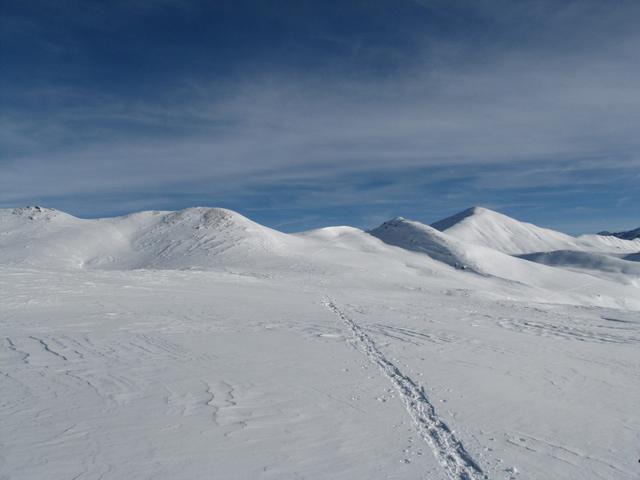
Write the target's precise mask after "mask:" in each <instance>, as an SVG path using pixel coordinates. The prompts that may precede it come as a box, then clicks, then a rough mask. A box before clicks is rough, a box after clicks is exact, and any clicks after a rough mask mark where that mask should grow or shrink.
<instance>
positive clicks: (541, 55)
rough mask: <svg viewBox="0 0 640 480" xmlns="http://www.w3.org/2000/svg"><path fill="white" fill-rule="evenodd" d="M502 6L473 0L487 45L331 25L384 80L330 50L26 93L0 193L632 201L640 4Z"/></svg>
mask: <svg viewBox="0 0 640 480" xmlns="http://www.w3.org/2000/svg"><path fill="white" fill-rule="evenodd" d="M434 5H435V6H434ZM495 5H497V4H493V6H492V7H491V8H485V9H484V10H482V9H478V8H472V7H471V6H470V5H466V8H467V9H468V11H467V15H470V16H472V17H473V16H477V17H479V18H480V19H481V20H482V21H485V20H486V19H487V18H491V24H492V25H498V26H500V27H501V28H500V30H499V32H500V35H497V34H496V35H493V34H491V33H490V32H489V33H486V35H487V36H488V37H489V38H488V39H487V40H486V41H484V43H483V42H479V43H477V44H475V43H473V42H472V41H474V40H477V39H478V38H480V37H481V34H482V33H483V32H488V30H486V28H480V29H478V28H475V27H474V29H472V32H471V33H470V34H468V35H466V34H465V35H462V34H460V35H458V36H454V37H453V38H449V37H448V36H447V35H444V34H440V33H438V34H437V35H432V34H430V33H429V32H427V33H426V34H425V33H423V32H420V31H416V30H414V31H412V32H411V42H409V43H410V44H411V45H412V47H411V48H408V47H407V46H406V42H405V43H402V42H400V44H399V45H398V44H390V45H389V48H388V49H387V50H384V49H383V51H382V52H381V51H380V49H379V47H378V46H377V45H376V44H375V43H374V44H373V45H372V46H371V47H370V48H369V47H367V43H366V41H364V40H362V39H363V38H365V37H362V36H360V37H359V38H355V39H354V38H352V37H349V36H348V35H346V36H340V35H336V34H335V32H330V33H327V35H326V36H325V40H326V38H328V39H329V40H330V41H332V42H337V43H342V44H345V45H348V46H349V51H350V52H351V54H350V55H355V56H365V57H367V58H372V57H376V55H380V56H382V57H392V58H395V59H397V58H401V60H400V64H401V65H402V67H401V68H398V69H395V68H391V69H387V70H385V72H384V73H383V74H375V73H374V74H372V72H371V71H370V70H366V69H365V70H363V71H362V72H361V73H360V74H358V73H356V74H354V72H352V71H346V70H344V69H343V68H342V66H343V64H344V63H349V62H350V61H351V59H350V58H344V57H340V58H339V59H338V60H337V62H336V65H337V66H336V68H329V67H323V69H322V70H321V71H317V70H314V69H310V70H309V71H304V69H301V68H298V69H293V70H292V69H291V65H280V64H278V63H277V62H276V63H274V64H273V65H270V66H269V65H267V66H265V65H264V64H260V66H259V68H258V69H257V70H254V69H247V70H246V71H244V73H241V74H239V75H237V76H236V75H232V76H230V77H224V76H222V77H221V76H219V75H209V76H208V75H204V76H203V75H189V74H185V75H181V76H179V77H177V78H171V79H170V81H167V83H165V85H166V87H167V89H166V91H164V92H163V94H162V96H158V95H155V94H154V95H151V96H150V97H146V96H144V95H142V96H140V97H132V96H130V95H127V94H125V93H123V92H115V93H114V92H107V93H105V92H96V91H95V90H94V89H92V88H91V85H83V86H81V87H79V86H59V85H52V86H50V87H47V88H44V89H43V87H41V86H39V87H38V88H33V89H32V90H31V91H29V92H27V93H28V94H29V95H30V98H31V103H32V105H33V104H40V105H42V106H43V107H42V108H40V109H38V108H36V107H33V106H32V107H31V108H22V109H21V108H18V107H16V108H13V109H10V111H9V112H8V113H7V115H5V117H4V119H3V126H4V127H5V128H3V134H2V135H3V136H2V140H3V143H4V145H6V147H7V148H6V151H7V152H8V153H7V154H5V156H4V159H3V160H2V162H3V163H2V165H3V167H2V175H1V176H0V192H1V193H0V203H2V204H4V205H15V204H19V203H24V202H28V201H30V200H31V199H34V198H46V199H50V200H53V201H54V202H59V203H61V204H64V205H72V204H73V203H74V202H77V199H85V200H84V201H86V202H87V203H91V202H92V201H94V202H96V201H97V199H99V198H101V199H103V200H101V202H102V204H103V205H104V207H100V208H109V209H111V210H112V211H123V210H126V209H128V208H131V205H132V202H133V203H134V204H136V205H138V204H145V205H147V204H149V205H151V204H172V202H175V199H176V197H180V198H185V199H193V198H194V197H195V198H201V199H205V200H206V199H208V201H214V200H215V201H219V202H221V203H225V199H232V200H233V202H235V204H237V205H242V206H243V207H244V208H247V209H251V208H254V207H255V204H254V203H253V202H255V198H256V197H261V198H264V197H265V196H268V197H269V198H270V199H271V200H270V201H269V202H267V204H268V205H269V206H270V208H283V207H284V208H287V209H306V210H307V211H308V210H309V209H310V208H312V205H324V206H325V207H326V208H337V207H339V206H341V205H342V206H344V205H346V204H349V203H358V202H360V203H362V204H366V205H368V206H369V209H368V210H366V211H364V210H363V211H361V212H359V213H358V215H359V216H360V217H359V218H368V217H375V216H376V215H377V213H376V212H377V211H381V210H384V211H385V212H388V211H392V210H394V209H395V208H400V207H407V206H408V205H412V204H413V205H416V208H418V206H419V207H420V208H422V207H423V206H424V205H426V204H431V205H433V204H434V203H437V204H439V205H440V207H438V209H439V210H438V211H442V210H444V209H445V205H444V202H445V199H446V200H448V201H449V202H451V195H452V194H453V193H455V192H454V190H455V189H461V188H462V189H465V193H464V194H460V195H456V197H457V200H456V202H455V204H460V205H461V206H462V207H463V206H466V205H464V204H463V203H464V202H467V201H473V200H474V199H477V200H483V199H484V200H485V201H486V200H488V197H489V196H490V195H488V194H487V192H494V193H493V194H492V195H494V197H493V199H494V200H493V201H494V202H495V203H505V202H504V197H505V196H508V194H510V195H512V196H513V195H515V194H514V193H513V190H520V192H519V193H518V194H517V195H520V196H522V195H524V194H525V192H524V190H527V189H529V190H531V189H537V190H538V191H545V190H549V189H556V190H562V189H564V190H565V191H566V190H567V189H568V188H571V189H572V191H575V190H576V188H577V186H579V187H580V188H579V190H581V191H582V192H584V191H586V190H587V189H588V188H592V187H593V186H606V185H609V186H610V185H611V182H617V184H618V188H619V189H621V190H623V192H622V193H623V194H624V196H626V197H629V196H631V197H634V196H635V197H636V198H637V192H636V193H635V194H634V192H633V191H632V190H633V186H632V185H631V184H630V183H629V182H628V178H629V177H630V176H631V175H632V174H633V172H637V170H638V167H640V137H638V135H637V132H636V126H637V125H638V124H639V123H640V108H639V107H640V82H638V80H640V66H639V65H640V63H638V62H637V53H636V50H637V49H635V48H634V46H635V45H636V44H637V41H638V40H640V39H639V38H638V36H639V35H638V34H637V33H636V31H635V28H634V29H632V28H631V25H632V24H633V22H632V20H633V19H634V18H635V19H637V18H638V17H637V15H636V13H637V12H636V10H637V9H635V8H633V9H631V10H627V11H626V12H627V15H624V13H625V11H624V10H622V9H620V8H618V9H613V10H612V12H610V13H606V14H605V13H603V12H602V11H601V9H599V8H597V7H596V6H594V5H595V4H589V5H588V6H583V7H581V8H578V7H576V6H575V5H574V6H573V7H571V8H570V7H566V8H560V9H558V10H557V11H553V12H552V11H551V10H549V8H550V7H549V5H550V4H548V5H546V6H545V7H544V8H543V7H541V6H536V4H534V3H531V4H529V3H528V4H526V5H527V8H523V9H521V10H517V11H516V13H517V15H515V14H514V9H513V8H508V7H506V6H505V7H504V8H505V12H502V13H500V12H498V7H496V6H495ZM585 5H587V4H585ZM427 7H428V10H429V11H430V12H436V13H438V14H442V12H443V11H445V10H446V8H445V7H444V6H442V4H438V3H436V4H431V3H430V4H428V5H427ZM443 9H444V10H443ZM454 11H455V10H454ZM469 12H471V13H469ZM629 12H631V14H629ZM514 15H515V17H514ZM527 15H529V16H531V17H532V18H533V20H532V21H530V22H529V23H527V20H526V18H524V17H526V16H527ZM541 20H545V21H546V22H548V25H547V26H546V27H545V28H544V29H543V30H542V31H540V32H532V30H533V29H532V25H536V24H537V23H538V22H539V21H541ZM486 21H488V20H486ZM478 23H480V24H482V22H480V21H478ZM594 26H595V27H597V28H595V27H594ZM485 27H486V25H485ZM586 27H592V28H591V30H592V32H591V33H590V32H588V31H585V30H584V28H586ZM523 29H524V30H525V31H524V33H522V32H521V30H523ZM567 29H568V30H567ZM545 33H546V34H547V36H548V37H549V38H544V35H545ZM564 38H566V42H564V43H563V42H561V40H562V39H564ZM558 42H559V43H558ZM397 52H400V53H397ZM407 52H412V53H414V55H413V57H414V58H412V60H411V61H407V60H405V57H406V55H407ZM398 55H400V56H398ZM386 64H387V65H389V63H388V62H387V63H386ZM391 64H393V62H391ZM23 93H24V92H23ZM363 179H365V180H366V181H363ZM380 180H386V182H382V183H381V184H380ZM367 182H368V183H367ZM363 185H364V186H363ZM510 191H511V193H509V192H510ZM517 195H516V196H517ZM140 196H142V197H146V199H147V200H144V201H143V199H141V198H139V197H140ZM135 198H138V200H134V199H135ZM278 198H279V199H280V200H278ZM72 199H73V200H72ZM92 199H93V200H92ZM105 199H109V200H108V201H107V200H105ZM150 199H153V201H149V200H150ZM474 203H475V202H474ZM506 203H512V204H516V203H522V202H521V200H516V199H515V198H512V201H511V202H506ZM263 204H264V202H263ZM107 205H110V207H107ZM76 208H77V207H76ZM88 209H89V208H87V210H88ZM312 217H313V216H307V218H312ZM313 218H315V217H313ZM433 220H435V218H433Z"/></svg>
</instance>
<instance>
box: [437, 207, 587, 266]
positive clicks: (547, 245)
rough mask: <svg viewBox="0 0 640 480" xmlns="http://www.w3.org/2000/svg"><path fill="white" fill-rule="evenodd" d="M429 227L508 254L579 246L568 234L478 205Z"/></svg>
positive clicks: (567, 248) (568, 248)
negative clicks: (521, 220)
mask: <svg viewBox="0 0 640 480" xmlns="http://www.w3.org/2000/svg"><path fill="white" fill-rule="evenodd" d="M432 226H433V227H434V228H435V229H437V230H440V231H443V232H446V233H447V234H448V235H451V236H452V237H455V238H457V239H459V240H463V241H465V242H469V243H474V244H476V245H483V246H485V247H489V248H493V249H495V250H499V251H501V252H504V253H508V254H512V255H513V254H523V253H532V252H541V251H549V250H570V249H574V248H576V249H577V248H579V247H578V244H577V241H576V239H575V238H573V237H571V236H569V235H566V234H564V233H560V232H556V231H554V230H549V229H547V228H541V227H538V226H536V225H533V224H531V223H525V222H520V221H518V220H515V219H513V218H511V217H508V216H506V215H503V214H501V213H498V212H494V211H493V210H489V209H487V208H482V207H473V208H470V209H468V210H465V211H463V212H460V213H458V214H456V215H453V216H451V217H449V218H445V219H444V220H440V221H439V222H436V223H434V224H433V225H432Z"/></svg>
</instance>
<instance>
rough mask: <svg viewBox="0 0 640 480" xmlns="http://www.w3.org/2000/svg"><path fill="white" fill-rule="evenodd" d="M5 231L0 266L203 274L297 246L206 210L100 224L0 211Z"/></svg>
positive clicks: (236, 217)
mask: <svg viewBox="0 0 640 480" xmlns="http://www.w3.org/2000/svg"><path fill="white" fill-rule="evenodd" d="M0 230H1V235H0V263H2V264H6V265H32V266H40V267H49V268H52V267H67V268H76V267H90V268H102V269H124V270H127V269H140V268H147V269H148V268H160V269H189V268H201V269H206V268H210V267H212V266H216V265H218V266H219V265H222V264H229V263H234V262H248V261H251V260H252V259H253V260H259V259H264V258H265V257H269V256H278V255H279V254H283V253H284V252H287V251H289V250H290V249H292V248H295V246H296V245H297V244H299V243H300V240H299V239H297V238H295V237H292V236H290V235H286V234H284V233H281V232H278V231H276V230H272V229H270V228H267V227H264V226H262V225H259V224H257V223H255V222H252V221H251V220H249V219H247V218H245V217H243V216H242V215H240V214H238V213H236V212H233V211H231V210H226V209H221V208H201V207H196V208H188V209H185V210H181V211H178V212H160V211H148V212H140V213H135V214H131V215H126V216H123V217H116V218H106V219H95V220H93V219H92V220H86V219H79V218H76V217H73V216H71V215H68V214H66V213H63V212H60V211H57V210H52V209H44V208H41V207H28V208H19V209H13V210H0Z"/></svg>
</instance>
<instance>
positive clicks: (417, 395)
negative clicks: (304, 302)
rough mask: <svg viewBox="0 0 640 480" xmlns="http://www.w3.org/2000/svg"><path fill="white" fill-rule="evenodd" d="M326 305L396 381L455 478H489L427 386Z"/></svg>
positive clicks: (360, 347)
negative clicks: (444, 417) (438, 410)
mask: <svg viewBox="0 0 640 480" xmlns="http://www.w3.org/2000/svg"><path fill="white" fill-rule="evenodd" d="M324 305H325V306H326V307H327V308H328V309H329V310H331V311H332V312H333V313H334V314H335V315H337V316H338V317H339V318H340V319H341V320H342V322H343V323H344V324H345V325H346V326H347V327H348V328H349V330H350V331H351V335H352V339H351V342H352V343H353V344H354V345H355V346H356V348H357V349H358V350H360V351H361V352H363V353H364V354H365V355H366V356H367V357H368V358H369V360H370V361H371V362H372V363H374V364H376V365H377V366H378V367H379V368H380V370H381V371H382V373H383V374H384V375H385V376H386V377H387V378H388V379H389V380H390V381H391V382H392V383H393V385H394V387H395V389H396V390H397V392H398V394H399V396H400V398H401V399H402V402H403V403H404V405H405V408H406V409H407V411H408V412H409V415H410V416H411V419H412V421H413V424H414V425H415V427H416V429H417V430H418V432H419V434H420V436H422V438H423V439H424V440H425V442H426V443H427V444H428V445H429V446H430V447H431V449H432V450H433V453H434V455H435V457H436V459H437V460H438V462H439V463H440V464H441V465H442V467H443V468H444V469H445V471H446V472H447V474H448V475H449V477H450V478H452V479H454V480H479V479H486V478H488V476H487V475H485V474H484V472H483V471H482V468H481V467H480V465H479V464H478V463H477V462H476V461H475V460H474V459H473V458H472V457H471V455H470V454H469V453H468V452H467V451H466V449H465V448H464V446H463V445H462V442H461V441H460V440H458V439H457V438H456V436H455V435H454V432H452V431H451V429H450V428H449V427H448V426H447V425H446V424H445V423H444V422H443V421H442V420H441V419H440V418H439V417H438V415H437V413H436V411H435V408H434V407H433V405H432V404H431V402H430V401H429V399H428V397H427V395H426V393H425V391H424V389H423V387H421V386H419V385H418V384H417V383H416V382H414V381H413V380H412V379H411V378H410V377H408V376H407V375H405V374H404V373H402V371H401V370H400V369H399V368H398V367H396V366H395V365H394V364H393V362H391V361H390V360H389V359H388V358H387V357H386V356H385V355H384V354H383V353H382V352H381V351H380V349H379V348H378V346H377V345H376V343H375V342H374V341H373V339H372V338H371V337H369V335H367V334H366V333H365V331H364V330H363V329H362V328H361V327H360V326H359V325H358V324H357V323H356V322H355V321H354V320H353V319H351V318H350V317H349V316H348V315H346V314H345V313H344V312H343V311H342V310H340V308H339V307H338V306H337V305H336V304H335V303H334V302H333V301H332V300H331V299H329V298H327V299H325V301H324Z"/></svg>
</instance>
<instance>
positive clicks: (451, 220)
mask: <svg viewBox="0 0 640 480" xmlns="http://www.w3.org/2000/svg"><path fill="white" fill-rule="evenodd" d="M484 214H497V215H502V214H501V213H498V212H495V211H493V210H490V209H488V208H485V207H479V206H474V207H471V208H467V209H466V210H463V211H461V212H458V213H456V214H455V215H451V216H450V217H447V218H444V219H442V220H439V221H437V222H435V223H432V224H431V226H432V227H433V228H435V229H436V230H440V231H441V232H444V231H445V230H447V229H448V228H451V227H452V226H454V225H456V224H458V223H460V222H461V221H463V220H464V219H465V218H469V217H473V216H476V215H484Z"/></svg>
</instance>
